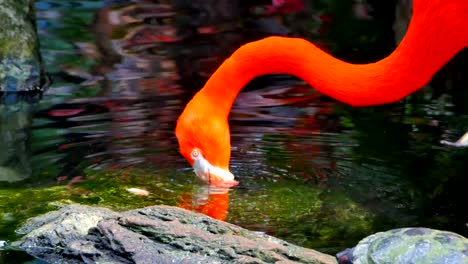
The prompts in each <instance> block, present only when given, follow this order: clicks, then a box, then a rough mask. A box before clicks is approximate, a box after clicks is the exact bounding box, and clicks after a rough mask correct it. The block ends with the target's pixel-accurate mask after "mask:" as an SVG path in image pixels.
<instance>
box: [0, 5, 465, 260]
mask: <svg viewBox="0 0 468 264" xmlns="http://www.w3.org/2000/svg"><path fill="white" fill-rule="evenodd" d="M163 2H164V3H159V4H157V3H153V2H148V1H58V0H57V1H38V2H37V4H36V8H37V25H38V31H39V37H40V41H41V47H42V48H41V52H42V56H43V59H44V63H45V67H46V69H47V71H48V72H49V74H50V76H51V78H52V80H53V85H52V87H50V89H49V90H48V91H47V93H46V94H45V95H44V97H43V99H42V100H41V101H39V102H37V103H35V104H32V105H31V104H26V103H21V104H17V105H13V106H12V105H9V106H2V107H1V108H0V118H1V122H0V146H1V148H2V149H3V150H4V151H3V152H2V153H0V164H1V167H0V197H1V200H0V201H1V202H0V205H1V206H0V215H1V216H2V217H1V218H0V240H14V239H16V238H17V237H16V235H15V234H14V229H15V228H16V227H17V225H18V224H20V223H21V222H23V221H24V220H25V219H26V218H28V217H31V216H35V215H38V214H40V213H44V212H46V211H48V210H53V209H55V207H54V203H62V204H63V203H65V204H66V203H74V202H79V203H83V204H93V205H99V206H106V207H111V208H114V209H117V210H123V209H130V208H136V207H142V206H149V205H155V204H168V205H178V206H182V207H185V208H192V209H193V210H198V211H201V212H205V213H208V214H212V215H213V216H223V215H224V214H225V213H227V219H226V221H228V222H231V223H235V224H237V225H240V226H243V227H246V228H248V229H251V230H256V231H262V232H266V233H268V234H271V235H274V236H277V237H279V238H282V239H285V240H287V241H289V242H292V243H296V244H299V245H302V246H305V247H311V248H314V249H317V250H320V251H324V252H327V253H330V254H334V253H336V252H338V251H339V250H342V249H344V248H346V247H351V246H353V245H354V244H355V243H356V242H357V241H359V240H360V239H361V238H363V237H365V236H367V235H369V234H372V233H375V232H377V231H382V230H387V229H392V228H399V227H406V226H425V227H432V228H437V229H444V230H450V231H454V232H457V233H460V234H462V235H464V236H468V227H467V223H468V213H467V212H468V210H466V209H467V206H466V195H465V194H464V192H465V186H467V178H466V173H465V172H466V171H467V169H468V168H467V166H468V152H467V150H466V149H457V148H453V147H448V146H445V145H442V144H440V140H449V141H455V140H456V139H458V137H460V136H461V135H463V134H464V132H465V130H466V129H467V127H468V126H467V125H468V115H467V113H468V109H467V108H466V107H465V105H466V104H465V103H464V102H466V100H468V96H467V92H466V89H465V88H466V85H467V79H466V77H464V76H467V75H466V74H467V73H468V72H467V63H466V61H467V60H466V52H464V53H462V54H459V55H458V56H457V57H456V58H455V59H454V60H452V61H451V62H450V63H449V64H448V65H446V66H445V67H444V69H443V70H441V71H440V72H439V73H438V75H437V76H436V77H435V79H434V80H433V82H432V83H431V84H430V85H428V86H427V87H425V88H424V89H423V90H422V91H420V92H417V93H416V94H414V95H413V96H411V97H410V98H407V99H406V100H404V101H402V102H399V103H396V104H392V105H387V106H380V107H372V108H360V109H355V108H351V107H349V106H346V105H343V104H340V103H337V102H335V101H333V100H332V99H329V98H326V97H324V96H321V95H320V94H318V93H317V92H315V91H314V90H313V89H310V87H308V86H307V85H306V84H305V83H303V82H302V81H301V80H298V79H296V78H294V77H291V76H284V75H271V76H265V77H261V78H258V79H256V80H254V81H253V82H252V83H250V84H249V85H248V87H246V88H245V89H244V90H243V92H242V93H241V94H240V96H239V98H238V100H237V101H236V103H235V105H234V107H233V110H232V113H231V115H230V125H231V133H232V161H231V170H232V172H233V173H234V175H235V176H236V178H237V180H239V181H240V185H239V186H238V187H236V188H234V189H233V190H232V191H231V192H230V193H229V198H228V197H227V195H211V196H208V195H207V193H206V192H207V190H206V189H205V188H204V186H203V185H202V184H200V183H199V182H198V181H197V180H196V179H195V177H194V174H193V172H192V171H191V169H190V168H189V167H188V164H187V163H186V161H185V160H183V158H182V156H181V155H180V154H179V153H178V146H177V142H176V139H175V136H174V133H173V129H174V127H175V121H176V119H177V117H178V115H179V114H180V113H181V111H182V110H183V108H184V106H185V104H186V103H187V102H188V100H189V99H190V98H191V96H192V95H193V94H194V93H195V92H196V91H198V90H199V89H200V88H201V87H202V86H203V84H204V82H205V81H206V79H207V78H208V77H209V76H210V74H211V73H212V72H213V70H214V69H216V67H217V66H218V65H219V64H220V63H221V62H222V61H223V60H224V59H225V58H226V57H227V56H229V54H230V53H231V52H232V51H233V50H235V49H236V48H237V47H238V46H239V45H241V44H243V43H246V42H248V41H252V40H255V39H259V38H262V37H264V36H268V35H290V36H301V37H304V38H307V39H309V40H311V41H312V42H314V43H317V44H318V45H319V46H320V47H321V48H323V49H325V50H327V51H328V52H331V53H333V54H334V55H335V56H338V57H339V58H341V59H343V60H347V61H351V62H356V63H363V62H369V61H375V60H378V59H379V58H382V57H384V56H386V55H387V54H388V53H389V52H390V51H391V50H392V49H393V48H394V46H395V39H398V37H399V35H398V34H400V35H401V33H398V30H397V34H396V35H395V32H394V31H393V28H392V26H393V24H394V21H393V16H390V18H388V15H385V14H386V13H385V12H383V11H382V10H383V8H387V7H385V6H381V5H379V4H378V3H373V2H372V1H370V3H371V5H369V6H367V5H366V6H346V5H344V4H342V3H341V4H338V2H337V1H304V6H301V5H296V6H294V5H293V6H292V7H289V8H286V7H282V8H280V7H276V9H275V8H273V9H272V7H269V6H268V1H265V2H262V1H255V2H251V3H249V4H246V3H245V1H239V2H236V1H214V2H216V4H213V3H210V2H211V1H174V2H171V1H163ZM287 2H292V3H293V4H297V3H298V2H301V1H287ZM372 4H373V5H372ZM265 5H266V6H265ZM394 8H395V7H394ZM400 9H401V10H400ZM369 10H373V11H369ZM398 10H400V11H398V12H399V13H398V14H399V19H400V20H398V21H397V23H396V24H399V25H400V26H401V25H403V26H402V27H404V25H405V21H406V22H407V18H408V17H407V15H408V14H407V13H405V9H404V6H401V5H400V6H398ZM392 14H393V13H392ZM405 15H406V16H405ZM388 19H391V21H390V22H389V21H388ZM405 19H406V20H405ZM343 27H348V28H349V29H348V30H346V31H345V30H344V29H343ZM350 29H355V30H354V31H353V30H350ZM343 32H345V33H343ZM350 34H352V35H351V37H348V38H346V37H344V36H350ZM228 88H229V87H226V89H228ZM131 187H136V188H142V189H145V190H148V191H149V192H150V195H149V196H146V197H140V196H134V195H132V194H130V193H128V192H127V191H126V189H127V188H131ZM227 203H228V204H229V209H228V211H223V210H222V208H226V207H227ZM210 206H211V207H210ZM213 206H214V209H213V208H212V207H213ZM220 208H221V209H220ZM16 254H17V253H15V252H12V251H9V252H3V253H2V255H1V258H3V260H4V261H6V262H8V261H10V262H8V263H13V262H11V261H13V260H14V261H23V257H24V256H22V257H21V258H20V257H18V256H17V255H16ZM24 258H25V260H24V261H26V259H28V258H27V257H24Z"/></svg>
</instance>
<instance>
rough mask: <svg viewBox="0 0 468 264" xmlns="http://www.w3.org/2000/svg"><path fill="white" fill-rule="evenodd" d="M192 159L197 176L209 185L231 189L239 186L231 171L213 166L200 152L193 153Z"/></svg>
mask: <svg viewBox="0 0 468 264" xmlns="http://www.w3.org/2000/svg"><path fill="white" fill-rule="evenodd" d="M194 153H195V155H194ZM192 159H193V169H194V171H195V174H196V175H197V177H198V178H200V179H201V180H203V181H205V182H207V183H208V184H209V185H212V186H216V187H221V188H230V187H233V186H236V185H237V184H238V182H237V181H236V180H234V175H233V174H232V173H231V172H230V171H228V170H225V169H222V168H220V167H216V166H213V165H211V164H210V162H209V161H207V160H206V159H205V158H204V157H203V155H202V154H201V153H200V152H195V151H193V152H192Z"/></svg>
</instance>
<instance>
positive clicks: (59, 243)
mask: <svg viewBox="0 0 468 264" xmlns="http://www.w3.org/2000/svg"><path fill="white" fill-rule="evenodd" d="M18 233H21V234H25V236H24V237H23V238H22V239H21V240H20V241H17V242H14V243H13V246H17V247H20V248H22V249H24V250H25V251H26V252H28V253H29V254H31V255H33V256H35V257H37V258H40V259H43V260H45V261H47V262H50V263H336V259H335V258H334V257H332V256H329V255H326V254H323V253H320V252H317V251H315V250H312V249H306V248H302V247H299V246H296V245H293V244H290V243H288V242H285V241H282V240H280V239H277V238H274V237H271V236H268V235H265V234H260V233H256V232H252V231H248V230H246V229H243V228H241V227H238V226H235V225H232V224H229V223H225V222H222V221H218V220H215V219H213V218H210V217H208V216H205V215H202V214H198V213H194V212H191V211H188V210H184V209H180V208H177V207H171V206H151V207H146V208H141V209H136V210H131V211H125V212H121V213H118V212H114V211H111V210H109V209H105V208H99V207H90V206H82V205H69V206H66V207H63V208H61V209H60V210H58V211H55V212H50V213H47V214H45V215H42V216H38V217H35V218H32V219H30V220H28V221H27V222H26V223H25V225H24V226H23V227H21V228H20V229H19V230H18Z"/></svg>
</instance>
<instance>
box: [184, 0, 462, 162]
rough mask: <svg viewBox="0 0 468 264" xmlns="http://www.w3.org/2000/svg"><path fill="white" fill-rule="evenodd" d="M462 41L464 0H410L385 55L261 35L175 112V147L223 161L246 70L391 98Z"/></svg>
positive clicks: (250, 74) (346, 96)
mask: <svg viewBox="0 0 468 264" xmlns="http://www.w3.org/2000/svg"><path fill="white" fill-rule="evenodd" d="M467 46H468V0H414V1H413V18H412V20H411V23H410V25H409V28H408V32H407V34H406V36H405V38H404V39H403V40H402V42H401V43H400V45H399V46H398V48H397V49H396V50H395V51H394V52H393V53H392V54H391V55H390V56H388V57H387V58H384V59H382V60H380V61H378V62H376V63H370V64H350V63H346V62H343V61H340V60H338V59H336V58H333V57H332V56H330V55H329V54H327V53H325V52H324V51H322V50H320V49H319V48H317V47H316V46H315V45H313V44H311V43H309V42H307V41H306V40H303V39H298V38H284V37H269V38H266V39H263V40H259V41H256V42H252V43H249V44H246V45H244V46H242V47H240V48H239V49H238V50H237V51H235V52H234V53H233V54H232V55H231V57H230V58H228V59H227V60H226V61H224V63H223V64H222V65H221V66H220V67H219V68H218V69H217V70H216V72H215V73H214V74H213V75H212V76H211V78H210V79H209V80H208V82H207V83H206V85H205V86H204V87H203V89H202V90H200V91H199V92H198V93H197V94H196V95H195V96H194V98H193V99H192V100H191V101H190V102H189V103H188V104H187V106H186V108H185V110H184V111H183V113H182V114H181V116H180V117H179V119H178V121H177V127H176V135H177V138H178V140H179V145H180V151H181V153H182V155H183V156H184V157H185V158H186V159H187V160H188V161H189V162H190V163H193V161H192V159H191V157H190V153H191V151H192V149H193V148H198V149H199V150H200V151H201V153H202V154H203V156H204V157H205V158H206V160H208V161H209V162H210V163H211V164H213V165H215V166H219V167H221V168H224V169H228V167H229V159H230V134H229V126H228V122H227V118H228V115H229V112H230V110H231V107H232V104H233V102H234V100H235V98H236V97H237V94H238V93H239V91H240V90H241V89H242V88H243V87H244V86H245V85H246V84H247V83H248V82H249V81H250V80H252V79H253V78H254V77H256V76H259V75H265V74H272V73H284V74H291V75H295V76H297V77H299V78H301V79H303V80H305V81H306V82H307V83H309V84H310V85H311V86H312V87H314V88H315V89H317V90H318V91H320V92H322V93H323V94H325V95H328V96H330V97H333V98H335V99H336V100H338V101H341V102H344V103H348V104H350V105H353V106H369V105H377V104H386V103H391V102H395V101H398V100H400V99H402V98H404V97H405V96H407V95H409V94H411V93H412V92H414V91H416V90H418V89H420V88H422V87H423V86H424V85H425V84H426V83H428V82H429V81H430V79H431V78H432V76H433V75H434V74H435V73H436V72H437V70H439V69H440V68H441V67H442V66H443V65H444V64H445V63H446V62H447V61H448V60H450V59H451V58H452V57H453V56H454V55H455V54H456V53H458V52H459V51H460V50H462V49H463V48H465V47H467Z"/></svg>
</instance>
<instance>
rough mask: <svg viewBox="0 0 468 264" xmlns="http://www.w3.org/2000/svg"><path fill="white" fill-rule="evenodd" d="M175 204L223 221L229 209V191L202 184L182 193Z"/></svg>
mask: <svg viewBox="0 0 468 264" xmlns="http://www.w3.org/2000/svg"><path fill="white" fill-rule="evenodd" d="M177 206H178V207H181V208H184V209H187V210H190V211H194V212H198V213H202V214H205V215H207V216H210V217H213V218H215V219H218V220H221V221H224V220H226V217H227V214H228V209H229V192H228V190H226V189H214V188H213V187H210V186H203V187H202V188H200V189H198V190H195V191H194V192H188V193H184V194H183V195H182V197H181V199H180V202H179V204H178V205H177Z"/></svg>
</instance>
